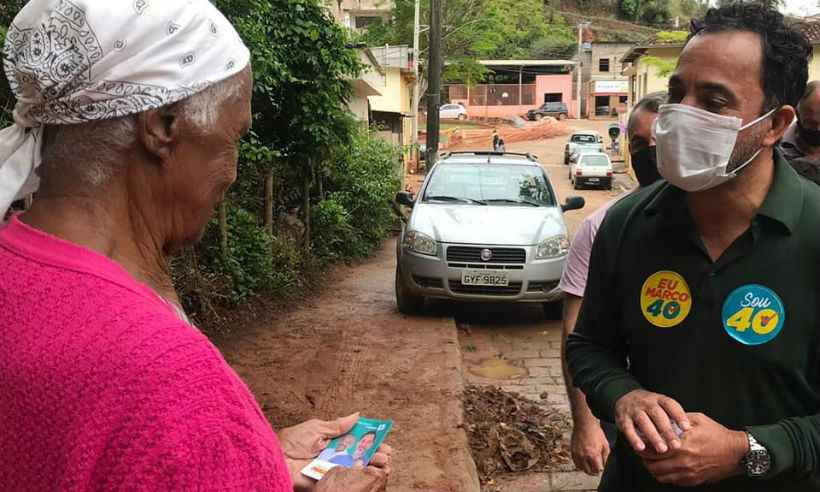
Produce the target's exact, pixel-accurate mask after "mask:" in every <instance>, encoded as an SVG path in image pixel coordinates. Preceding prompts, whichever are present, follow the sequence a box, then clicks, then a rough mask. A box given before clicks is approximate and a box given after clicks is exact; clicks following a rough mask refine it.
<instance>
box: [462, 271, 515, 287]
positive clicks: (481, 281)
mask: <svg viewBox="0 0 820 492" xmlns="http://www.w3.org/2000/svg"><path fill="white" fill-rule="evenodd" d="M461 283H462V285H481V286H489V287H507V286H509V285H510V279H509V278H508V277H507V272H504V271H500V270H464V271H463V272H461Z"/></svg>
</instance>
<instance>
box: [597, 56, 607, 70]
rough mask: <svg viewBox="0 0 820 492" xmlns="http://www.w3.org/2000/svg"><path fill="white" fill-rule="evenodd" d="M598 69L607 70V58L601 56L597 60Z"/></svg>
mask: <svg viewBox="0 0 820 492" xmlns="http://www.w3.org/2000/svg"><path fill="white" fill-rule="evenodd" d="M598 71H599V72H609V58H601V59H600V60H598Z"/></svg>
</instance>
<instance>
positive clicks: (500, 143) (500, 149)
mask: <svg viewBox="0 0 820 492" xmlns="http://www.w3.org/2000/svg"><path fill="white" fill-rule="evenodd" d="M495 150H496V152H506V151H507V146H506V145H505V144H504V139H503V138H499V139H498V147H497V148H496V149H495Z"/></svg>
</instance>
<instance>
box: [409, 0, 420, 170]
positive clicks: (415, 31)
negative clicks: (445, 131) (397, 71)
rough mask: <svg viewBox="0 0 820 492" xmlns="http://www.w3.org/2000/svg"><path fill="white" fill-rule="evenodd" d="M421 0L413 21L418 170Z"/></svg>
mask: <svg viewBox="0 0 820 492" xmlns="http://www.w3.org/2000/svg"><path fill="white" fill-rule="evenodd" d="M420 4H421V0H416V14H415V19H414V21H413V74H414V75H415V77H416V80H415V82H414V83H413V96H412V97H413V99H412V100H411V101H410V107H411V109H410V111H411V112H412V113H413V120H412V121H413V138H412V139H411V141H410V143H411V147H410V148H411V149H413V150H412V151H411V152H412V155H413V161H414V162H415V164H414V165H415V167H416V170H418V165H419V157H420V155H419V86H420V85H421V80H419V79H420V75H421V74H420V73H419V58H420V57H419V30H420V27H421V26H419V22H420V21H421V6H420Z"/></svg>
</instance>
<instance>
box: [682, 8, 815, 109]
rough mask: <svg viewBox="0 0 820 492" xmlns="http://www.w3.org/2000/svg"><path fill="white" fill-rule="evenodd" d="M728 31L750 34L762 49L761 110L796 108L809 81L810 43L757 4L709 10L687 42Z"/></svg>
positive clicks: (775, 13)
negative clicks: (754, 36) (708, 34)
mask: <svg viewBox="0 0 820 492" xmlns="http://www.w3.org/2000/svg"><path fill="white" fill-rule="evenodd" d="M727 31H743V32H753V33H756V34H758V35H759V36H760V41H761V45H762V48H763V67H762V71H761V74H760V75H761V80H762V83H763V84H762V85H763V94H764V97H765V101H764V108H763V110H764V111H766V110H769V109H773V108H777V107H779V106H782V105H786V104H788V105H790V106H796V105H797V102H798V101H799V100H800V98H801V96H803V92H804V91H805V90H806V81H807V80H808V78H809V60H810V59H811V50H812V48H811V44H809V42H808V40H807V39H806V37H805V36H804V35H803V34H802V33H801V32H800V31H798V30H796V29H794V28H793V27H790V26H787V25H786V23H785V22H784V19H783V15H782V14H781V13H780V12H778V11H776V10H774V9H771V8H767V7H764V6H763V5H761V4H758V3H733V4H731V5H727V6H725V7H720V8H712V9H709V10H708V11H707V12H706V16H705V17H704V18H703V19H701V20H694V19H693V20H692V23H691V25H690V27H689V39H692V38H693V37H695V36H697V35H700V34H704V33H717V32H727Z"/></svg>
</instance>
